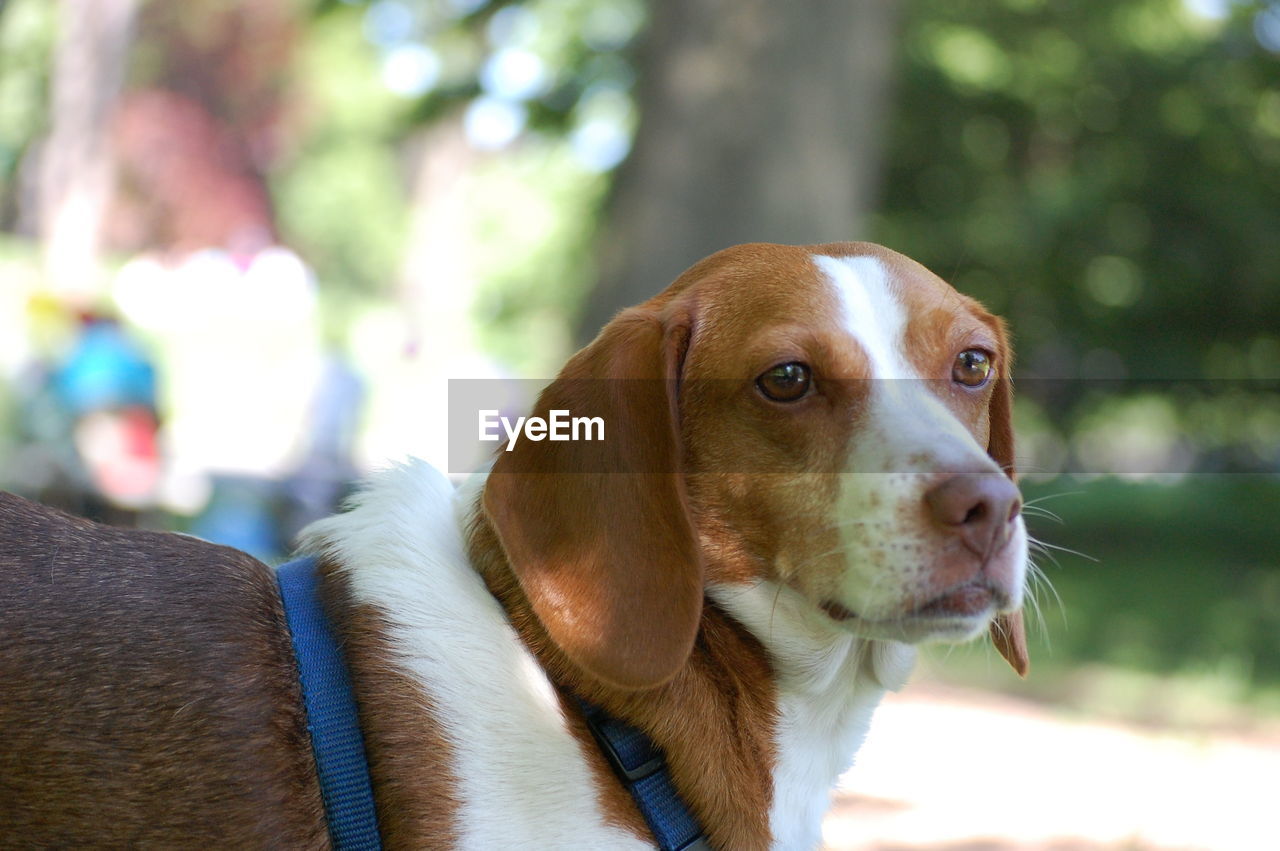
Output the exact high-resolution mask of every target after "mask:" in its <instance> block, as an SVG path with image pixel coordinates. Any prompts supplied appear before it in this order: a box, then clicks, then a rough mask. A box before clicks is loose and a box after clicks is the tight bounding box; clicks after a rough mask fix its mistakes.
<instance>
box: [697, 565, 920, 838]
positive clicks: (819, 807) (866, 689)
mask: <svg viewBox="0 0 1280 851" xmlns="http://www.w3.org/2000/svg"><path fill="white" fill-rule="evenodd" d="M708 595H709V596H710V597H711V599H712V600H714V601H715V602H716V603H717V604H718V605H719V606H720V607H722V608H723V609H724V610H725V611H727V612H728V613H729V614H730V615H731V616H733V617H734V618H735V619H736V620H738V621H739V622H740V623H742V624H743V625H745V626H746V627H747V629H748V630H750V632H751V633H752V634H753V635H754V636H755V637H756V638H757V639H758V640H759V641H760V642H761V644H763V645H764V647H765V648H766V650H767V651H768V653H769V658H770V659H771V661H772V663H773V667H774V671H775V676H776V678H777V685H778V720H777V730H776V733H775V737H776V741H777V748H778V751H777V752H778V757H777V762H776V764H775V766H774V769H773V799H772V801H771V802H770V811H769V824H770V829H771V831H772V833H773V842H774V846H775V847H777V848H813V847H816V846H817V845H819V843H820V841H821V827H822V819H823V816H824V815H825V814H826V812H827V810H828V809H829V807H830V804H831V791H832V787H833V786H834V784H835V782H836V780H837V778H838V777H839V776H840V774H841V773H843V772H844V771H845V770H847V769H848V768H849V766H850V765H851V764H852V762H853V757H854V753H855V752H856V751H857V750H858V748H859V747H861V745H862V742H863V739H864V738H865V737H866V733H867V730H868V728H869V727H870V724H871V715H872V713H873V712H874V711H875V708H876V706H877V705H879V703H880V700H881V698H883V697H884V694H885V691H886V690H890V691H892V690H896V689H898V688H901V687H902V685H903V684H905V682H906V680H907V677H908V676H910V674H911V669H912V667H913V666H914V664H915V658H916V653H915V648H914V647H911V646H910V645H907V644H901V643H899V642H896V641H872V640H868V639H863V638H858V637H856V636H854V635H851V634H849V633H846V632H844V631H842V630H840V629H839V628H838V627H836V626H834V625H833V624H832V623H831V621H830V619H829V618H828V617H827V616H826V615H825V614H824V613H822V612H820V611H819V610H818V609H817V608H816V607H814V606H813V604H811V603H809V602H808V601H806V600H805V599H804V598H802V597H801V596H800V595H799V594H798V593H796V592H795V591H793V590H792V589H790V588H788V587H786V586H779V585H777V584H775V583H772V582H761V583H759V584H756V585H752V586H745V587H744V586H727V585H726V586H713V587H712V588H710V589H709V590H708Z"/></svg>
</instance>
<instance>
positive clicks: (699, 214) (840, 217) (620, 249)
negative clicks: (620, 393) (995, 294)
mask: <svg viewBox="0 0 1280 851" xmlns="http://www.w3.org/2000/svg"><path fill="white" fill-rule="evenodd" d="M897 12H898V3H897V0H802V2H799V3H779V2H775V0H655V2H654V3H653V6H652V16H653V17H652V23H651V26H650V29H649V33H648V36H647V40H646V42H645V45H644V46H643V47H642V49H641V55H640V57H639V64H640V84H639V108H640V127H639V130H638V133H637V136H636V140H635V148H634V150H633V152H632V154H631V157H630V158H629V159H628V160H627V161H626V162H625V163H624V164H623V166H622V167H621V169H620V171H619V173H618V176H617V179H616V182H615V184H614V189H613V195H612V197H611V199H610V202H609V205H608V208H607V210H606V223H605V227H604V231H603V238H602V243H601V246H600V249H599V260H600V280H599V282H598V284H597V287H596V289H595V290H594V292H593V293H592V295H591V297H590V299H589V300H588V305H587V310H586V314H585V316H584V317H583V321H582V325H581V327H580V331H581V334H580V336H582V337H583V338H590V337H591V336H593V335H594V334H595V332H596V331H597V330H598V329H599V328H600V326H601V325H602V324H603V323H604V322H606V321H607V320H608V319H609V317H610V316H611V315H612V314H613V313H614V312H615V311H616V310H618V309H619V308H621V307H624V306H626V305H629V304H634V303H636V302H639V301H643V300H644V299H646V298H648V297H649V296H651V295H653V294H654V293H656V292H658V291H659V290H660V289H662V288H663V287H664V286H665V285H666V284H667V283H669V282H670V281H671V280H672V279H673V278H674V277H675V276H676V275H677V274H679V273H680V272H681V271H682V270H683V269H684V268H686V267H687V266H689V265H690V264H692V263H694V262H695V261H697V260H699V259H700V258H702V257H703V256H705V255H707V254H710V253H712V252H713V251H716V250H719V249H721V248H725V247H727V246H729V245H732V244H735V243H739V242H753V241H764V242H790V243H810V242H822V241H830V240H843V239H855V238H857V237H859V236H860V235H862V233H863V224H864V221H865V217H866V214H867V212H868V211H869V209H870V207H871V205H872V204H873V203H874V200H875V195H876V193H877V186H876V182H877V177H878V175H879V173H880V161H881V138H882V135H883V133H882V130H883V126H884V123H885V120H886V116H887V107H888V102H889V100H890V97H889V96H890V92H891V88H892V63H893V59H894V55H895V49H894V46H895V44H896V35H897V23H898V15H897Z"/></svg>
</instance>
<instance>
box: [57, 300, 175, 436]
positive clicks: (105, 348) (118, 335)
mask: <svg viewBox="0 0 1280 851" xmlns="http://www.w3.org/2000/svg"><path fill="white" fill-rule="evenodd" d="M53 383H54V388H55V392H56V393H57V395H58V399H59V401H60V402H61V403H62V405H63V406H64V407H65V408H66V410H67V411H68V412H69V413H71V414H72V415H73V416H76V417H79V416H82V415H84V414H86V413H89V412H91V411H100V410H108V409H120V408H130V407H145V408H148V409H151V410H155V406H156V374H155V367H154V366H152V364H151V360H150V358H148V357H147V354H146V352H144V351H143V349H142V347H141V346H139V345H138V344H137V343H136V342H134V341H133V340H132V339H131V338H130V337H129V336H128V334H127V333H126V332H125V330H124V329H123V328H121V327H120V325H119V324H118V323H116V322H114V321H112V320H110V319H103V318H97V317H91V318H88V319H86V320H85V324H84V327H83V328H82V329H81V332H80V336H79V338H78V339H77V340H76V342H75V345H74V346H73V347H72V349H71V351H70V353H69V354H68V356H67V358H66V360H65V361H64V362H63V363H62V365H61V366H60V367H59V368H58V370H57V372H56V373H55V374H54V376H53Z"/></svg>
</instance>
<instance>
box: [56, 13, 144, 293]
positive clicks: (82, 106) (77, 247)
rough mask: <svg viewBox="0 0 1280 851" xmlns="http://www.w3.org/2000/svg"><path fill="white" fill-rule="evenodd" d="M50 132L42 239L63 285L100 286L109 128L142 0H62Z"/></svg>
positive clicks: (82, 289)
mask: <svg viewBox="0 0 1280 851" xmlns="http://www.w3.org/2000/svg"><path fill="white" fill-rule="evenodd" d="M59 6H60V8H59V10H58V27H59V33H58V45H57V49H56V53H55V56H54V68H53V80H52V84H51V86H50V88H51V90H52V109H51V110H50V130H49V136H48V138H47V139H46V140H45V142H44V145H43V146H42V150H41V155H40V156H41V159H40V166H41V170H40V188H39V205H40V219H39V229H40V239H41V242H42V243H43V247H44V262H45V271H46V274H47V275H48V277H49V282H50V283H51V284H52V285H53V287H54V288H55V289H57V290H60V291H64V292H77V293H81V294H86V295H87V294H90V293H92V291H93V289H94V287H95V285H96V283H97V281H96V276H97V272H98V268H97V261H98V250H99V244H100V239H101V233H102V218H103V215H104V213H105V211H106V206H107V202H108V201H109V199H110V194H111V182H112V180H111V175H112V167H111V151H110V141H109V138H108V131H109V126H110V122H111V116H112V112H113V109H114V107H115V104H116V100H117V98H118V97H119V94H120V88H121V85H122V83H123V81H124V67H125V59H126V56H127V54H128V49H129V42H130V36H131V33H132V29H133V22H134V18H135V16H136V13H137V8H138V3H137V0H62V2H61V3H60V4H59Z"/></svg>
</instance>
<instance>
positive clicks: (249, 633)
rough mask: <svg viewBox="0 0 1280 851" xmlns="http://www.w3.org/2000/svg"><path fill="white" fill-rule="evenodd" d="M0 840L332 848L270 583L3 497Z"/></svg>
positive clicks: (178, 542) (251, 572)
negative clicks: (1, 838) (0, 838)
mask: <svg viewBox="0 0 1280 851" xmlns="http://www.w3.org/2000/svg"><path fill="white" fill-rule="evenodd" d="M0 541H3V547H2V549H0V601H3V605H2V606H0V636H2V638H0V684H2V685H0V837H3V842H5V843H8V842H14V841H16V842H18V843H19V844H21V845H23V846H24V847H88V846H93V847H135V846H150V847H180V846H183V847H191V846H195V845H206V846H208V847H219V848H268V847H273V848H279V847H289V848H326V847H328V845H329V838H328V834H327V832H326V828H325V821H324V814H323V809H322V806H321V803H320V791H319V786H318V784H317V781H316V776H315V764H314V762H313V760H312V756H311V744H310V741H309V739H308V736H307V731H306V722H305V719H304V716H303V713H302V708H301V706H302V705H301V694H300V690H299V687H298V680H297V669H296V667H295V666H294V661H293V648H292V647H291V646H290V641H289V636H288V632H287V631H286V629H285V626H284V612H283V609H282V608H281V605H280V597H279V593H278V590H277V586H276V580H275V577H274V575H273V574H272V572H271V570H270V569H269V568H268V567H267V566H266V565H263V564H262V563H260V562H258V561H256V560H255V559H253V558H251V557H249V556H247V555H245V554H244V553H241V552H237V551H235V550H232V549H228V548H226V547H218V546H214V545H212V544H207V543H204V542H201V541H197V540H195V539H193V538H186V537H181V536H178V535H169V534H160V533H149V532H138V531H124V530H117V529H110V528H107V527H105V526H98V525H96V524H93V523H90V522H88V521H84V520H78V519H74V518H71V517H68V516H65V515H63V514H60V513H58V512H55V511H53V510H51V509H47V508H44V507H43V506H39V505H36V504H34V503H31V502H27V501H26V500H23V499H20V498H18V497H15V496H12V495H10V494H4V493H0Z"/></svg>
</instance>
